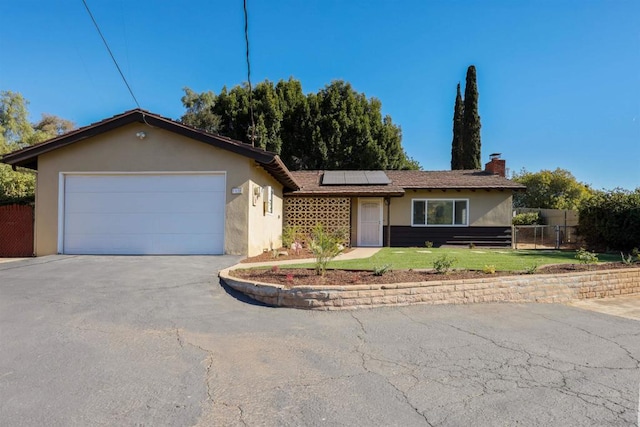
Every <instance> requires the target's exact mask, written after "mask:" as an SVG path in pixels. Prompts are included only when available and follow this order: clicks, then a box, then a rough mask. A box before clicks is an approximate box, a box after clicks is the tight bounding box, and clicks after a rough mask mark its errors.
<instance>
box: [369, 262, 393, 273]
mask: <svg viewBox="0 0 640 427" xmlns="http://www.w3.org/2000/svg"><path fill="white" fill-rule="evenodd" d="M388 271H391V264H385V265H383V266H381V267H378V266H376V267H373V275H374V276H383V275H384V274H385V273H386V272H388Z"/></svg>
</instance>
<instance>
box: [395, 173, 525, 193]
mask: <svg viewBox="0 0 640 427" xmlns="http://www.w3.org/2000/svg"><path fill="white" fill-rule="evenodd" d="M386 174H387V176H388V177H389V178H390V179H391V181H392V182H393V183H394V184H395V185H397V186H399V187H402V188H412V189H414V188H415V189H452V190H464V189H496V190H505V189H510V190H524V189H525V188H526V187H525V186H524V185H522V184H519V183H517V182H514V181H511V180H509V179H507V178H505V177H502V176H499V175H493V174H491V173H489V172H485V171H482V170H454V171H386Z"/></svg>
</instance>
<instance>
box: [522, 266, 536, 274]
mask: <svg viewBox="0 0 640 427" xmlns="http://www.w3.org/2000/svg"><path fill="white" fill-rule="evenodd" d="M537 269H538V264H532V265H530V266H528V267H526V268H525V269H524V272H525V273H527V274H535V272H536V270H537Z"/></svg>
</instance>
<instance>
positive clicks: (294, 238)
mask: <svg viewBox="0 0 640 427" xmlns="http://www.w3.org/2000/svg"><path fill="white" fill-rule="evenodd" d="M301 241H302V232H301V231H300V227H298V226H297V225H285V226H284V227H282V246H284V247H285V248H291V249H293V250H298V245H299V246H300V248H299V249H302V244H301V243H300V242H301ZM294 245H295V246H294Z"/></svg>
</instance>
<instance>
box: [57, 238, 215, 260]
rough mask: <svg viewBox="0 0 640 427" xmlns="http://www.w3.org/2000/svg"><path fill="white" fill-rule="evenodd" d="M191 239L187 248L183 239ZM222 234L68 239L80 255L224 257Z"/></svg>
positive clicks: (72, 247) (69, 243)
mask: <svg viewBox="0 0 640 427" xmlns="http://www.w3.org/2000/svg"><path fill="white" fill-rule="evenodd" d="M184 238H189V239H190V245H189V247H188V248H185V247H184V244H183V243H182V239H184ZM222 242H223V236H222V234H198V235H191V236H189V235H173V234H166V235H162V236H158V235H156V236H153V238H151V239H149V236H146V235H143V234H140V235H130V234H128V235H113V234H94V235H91V236H81V237H80V238H79V239H75V236H73V235H71V236H69V240H68V242H67V246H66V250H67V251H68V253H70V254H78V255H83V254H87V255H96V254H104V255H130V254H140V255H166V254H180V255H216V254H220V253H222V251H223V250H224V248H223V244H222Z"/></svg>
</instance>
